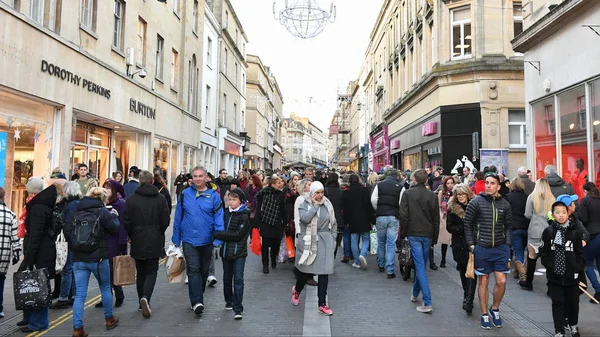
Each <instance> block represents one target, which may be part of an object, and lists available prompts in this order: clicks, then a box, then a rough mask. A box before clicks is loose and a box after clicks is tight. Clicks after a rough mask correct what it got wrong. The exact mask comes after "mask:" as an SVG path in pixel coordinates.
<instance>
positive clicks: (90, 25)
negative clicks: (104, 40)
mask: <svg viewBox="0 0 600 337" xmlns="http://www.w3.org/2000/svg"><path fill="white" fill-rule="evenodd" d="M40 1H43V0H40ZM81 3H82V6H81V25H82V26H83V27H85V28H87V29H89V30H91V31H92V32H95V31H96V10H97V1H96V0H81Z"/></svg>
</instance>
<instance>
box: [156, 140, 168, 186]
mask: <svg viewBox="0 0 600 337" xmlns="http://www.w3.org/2000/svg"><path fill="white" fill-rule="evenodd" d="M170 151H171V142H170V141H168V140H163V139H154V169H153V171H154V172H158V173H160V175H161V176H162V177H163V179H164V180H165V181H167V174H168V172H169V161H170V158H171V156H170Z"/></svg>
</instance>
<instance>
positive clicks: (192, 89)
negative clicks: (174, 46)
mask: <svg viewBox="0 0 600 337" xmlns="http://www.w3.org/2000/svg"><path fill="white" fill-rule="evenodd" d="M197 82H198V80H197V77H196V55H195V54H194V55H192V60H191V61H190V62H189V76H188V87H189V92H188V111H190V113H192V114H193V115H197V114H198V111H197V106H198V100H197V97H198V95H197V93H198V92H197V90H196V83H197Z"/></svg>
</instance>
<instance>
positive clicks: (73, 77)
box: [42, 60, 110, 99]
mask: <svg viewBox="0 0 600 337" xmlns="http://www.w3.org/2000/svg"><path fill="white" fill-rule="evenodd" d="M42 72H43V73H47V74H48V75H50V76H55V77H58V78H60V79H61V80H63V81H66V82H69V83H72V84H74V85H76V86H78V87H81V88H83V89H87V91H89V92H93V93H94V94H97V95H100V96H102V97H106V99H110V90H109V89H106V88H104V87H103V86H101V85H99V84H96V83H95V82H94V81H91V80H88V79H86V78H83V77H82V76H79V75H77V74H75V73H73V72H71V71H69V70H67V69H65V68H61V67H59V66H57V65H55V64H53V63H50V62H48V61H46V60H42Z"/></svg>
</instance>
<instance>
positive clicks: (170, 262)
mask: <svg viewBox="0 0 600 337" xmlns="http://www.w3.org/2000/svg"><path fill="white" fill-rule="evenodd" d="M166 253H167V263H166V264H165V271H166V272H167V281H168V282H169V283H178V282H181V281H183V278H184V277H183V276H184V275H185V259H184V258H183V253H182V252H181V249H180V248H179V247H175V246H174V245H170V246H169V248H168V249H167V252H166Z"/></svg>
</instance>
